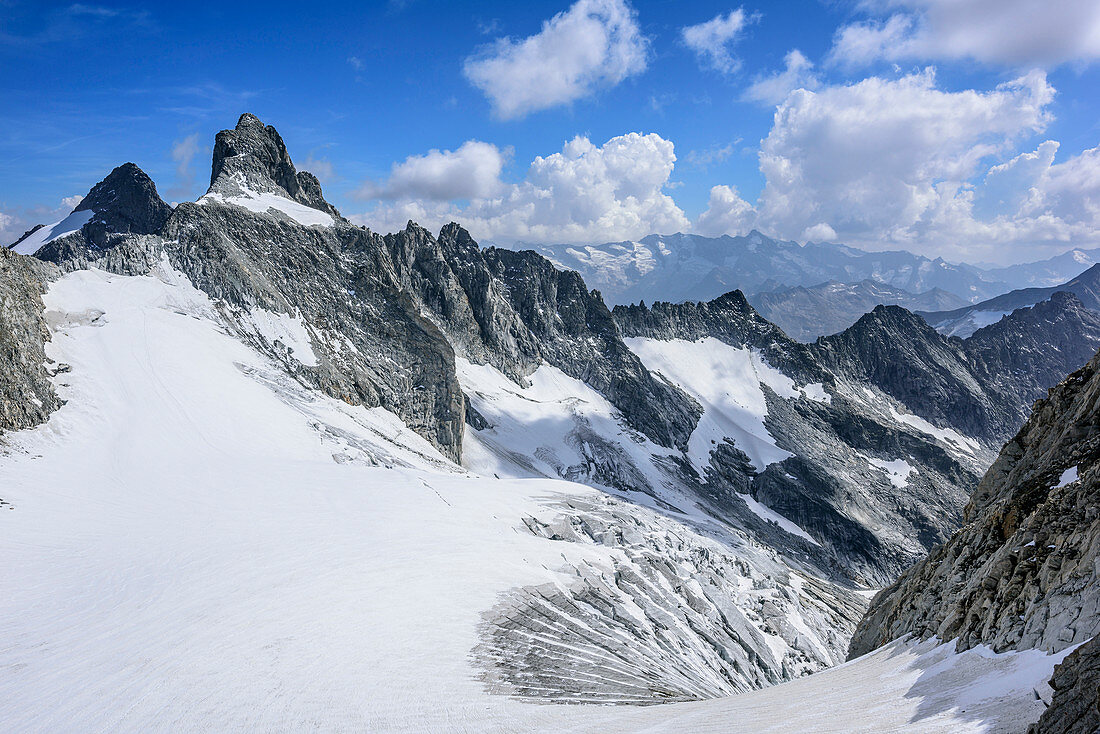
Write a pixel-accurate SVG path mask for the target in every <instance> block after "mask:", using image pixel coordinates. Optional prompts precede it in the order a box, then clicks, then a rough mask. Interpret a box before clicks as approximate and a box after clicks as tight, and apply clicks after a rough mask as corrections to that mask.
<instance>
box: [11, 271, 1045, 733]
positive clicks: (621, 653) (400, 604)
mask: <svg viewBox="0 0 1100 734" xmlns="http://www.w3.org/2000/svg"><path fill="white" fill-rule="evenodd" d="M44 300H45V304H46V309H47V311H46V314H47V320H48V321H49V323H50V325H51V329H52V331H53V339H52V341H51V342H50V343H49V344H48V347H47V351H48V354H49V356H50V357H51V358H52V359H54V360H56V361H58V362H62V363H65V364H67V365H70V366H71V370H70V371H66V372H61V373H59V374H58V375H57V376H56V377H55V378H54V379H55V385H56V387H57V390H58V392H59V394H60V395H61V397H62V398H64V399H65V400H66V401H67V402H66V404H65V405H64V406H63V407H62V408H60V409H59V410H58V411H56V412H55V413H53V415H52V416H51V417H50V419H49V420H48V422H47V423H45V424H44V425H42V426H39V427H38V428H35V429H31V430H27V431H23V432H19V433H14V434H9V435H8V437H7V442H6V444H5V446H4V448H3V454H2V455H0V487H2V488H3V489H2V492H3V497H2V498H3V500H4V503H5V504H4V509H3V511H2V513H0V523H3V532H2V533H0V554H2V556H3V558H4V559H5V572H4V573H3V574H0V617H2V618H3V619H4V620H5V622H4V625H3V628H2V630H0V668H2V669H4V670H5V671H7V672H6V673H5V674H4V675H3V676H0V717H2V720H3V721H4V722H5V723H4V727H5V728H6V729H8V730H11V731H59V730H69V731H73V730H78V731H157V730H183V729H191V730H194V729H211V728H216V729H219V730H223V731H236V730H256V729H267V730H284V731H285V730H301V729H307V728H309V729H321V730H349V729H350V730H364V729H366V730H386V731H392V730H416V731H440V730H454V729H464V730H471V731H515V730H517V729H521V730H542V731H561V730H563V729H573V730H582V731H587V730H592V731H595V730H599V731H636V730H638V729H640V728H645V727H652V728H655V729H656V730H661V731H684V730H686V729H691V730H696V731H707V730H714V731H719V730H720V731H797V730H803V729H804V728H805V727H808V726H810V724H811V722H816V723H817V724H822V722H823V717H822V713H823V710H824V709H822V707H826V708H827V710H828V720H831V721H835V722H837V723H836V724H835V725H833V726H834V730H842V731H852V730H859V729H860V728H863V729H866V730H875V731H890V730H895V731H901V730H905V731H968V730H973V731H988V730H997V729H996V727H994V728H993V729H990V728H989V724H990V723H991V722H995V721H997V720H1000V721H1001V722H1002V723H1004V724H1005V725H1006V726H1007V725H1009V724H1012V725H1015V724H1018V723H1019V722H1021V721H1027V720H1030V719H1033V718H1035V716H1037V713H1036V711H1035V709H1036V707H1037V705H1038V704H1037V702H1035V701H1034V700H1032V699H1030V698H1028V697H1026V696H1024V695H1021V694H1022V693H1023V692H1026V691H1030V690H1031V689H1032V687H1035V686H1039V687H1040V688H1041V686H1042V683H1041V682H1042V681H1043V680H1044V679H1045V678H1046V677H1047V676H1049V671H1050V668H1051V667H1052V666H1053V664H1054V662H1056V661H1055V659H1053V658H1044V657H1041V656H1035V655H1027V656H1000V657H992V656H989V655H986V654H982V653H981V652H980V651H972V652H971V653H968V654H967V655H965V656H953V655H951V654H950V651H949V650H946V649H943V648H934V647H931V646H929V645H928V644H925V645H924V646H923V647H920V646H918V647H912V648H911V647H907V646H905V645H903V644H902V645H895V646H894V647H892V648H889V649H885V650H882V651H879V652H877V653H875V654H873V655H871V656H869V657H868V658H866V659H863V660H860V661H856V662H854V663H851V664H848V665H846V666H842V667H840V668H837V669H835V670H830V671H828V672H826V673H824V674H821V675H820V676H812V677H810V678H808V679H806V680H804V681H798V682H796V683H794V684H792V687H791V688H773V689H770V690H768V691H764V692H760V693H756V694H751V693H750V694H746V695H743V696H738V697H733V698H716V699H715V700H709V701H702V702H699V703H693V704H677V705H667V706H658V707H649V708H644V709H631V708H622V707H611V708H608V707H592V706H567V707H561V706H538V705H533V704H532V703H530V702H529V701H530V699H532V698H538V699H541V700H545V699H546V697H548V696H549V697H550V698H552V699H563V698H565V699H572V700H594V701H609V700H617V701H629V700H634V701H646V702H653V701H659V700H678V699H689V698H713V697H716V696H722V695H725V694H730V693H736V692H739V691H745V690H748V689H752V688H758V687H760V686H761V685H767V684H770V683H775V682H778V680H780V679H782V678H783V677H786V676H794V675H798V674H800V673H804V672H807V671H809V670H813V669H817V668H820V667H821V665H822V664H824V663H826V662H829V661H830V659H831V658H834V657H835V650H836V643H837V641H838V640H839V639H843V638H846V634H844V633H843V630H842V627H843V625H844V624H846V621H845V619H843V618H841V617H839V616H838V603H837V600H836V599H835V598H830V597H829V594H831V593H833V592H831V591H830V589H829V588H828V586H826V585H824V584H823V583H822V582H820V581H817V580H815V579H813V578H812V577H808V576H805V575H803V574H800V573H796V572H793V571H791V570H790V569H789V568H788V567H787V566H785V565H784V564H783V563H782V562H781V560H780V559H778V557H776V556H775V555H774V554H772V553H771V552H769V551H767V550H766V549H763V548H760V547H759V546H755V545H754V544H752V543H748V542H746V543H744V544H743V545H741V546H736V545H731V544H730V543H728V542H727V543H722V544H720V543H718V542H716V541H715V540H713V539H710V538H707V537H704V536H702V535H700V534H698V533H696V532H694V531H693V530H691V529H690V528H689V527H687V526H685V525H684V524H682V523H680V522H678V521H677V520H675V519H673V518H670V517H662V516H660V515H658V514H657V513H655V512H653V511H650V510H647V509H645V508H642V507H638V506H636V505H632V504H630V503H625V502H623V501H621V500H616V499H613V498H611V497H608V496H607V495H605V494H604V493H602V492H599V491H598V490H596V489H593V488H590V487H584V486H581V485H577V484H572V483H568V482H563V481H551V480H522V479H510V478H502V479H495V478H492V477H486V476H477V475H474V474H470V473H468V472H466V471H464V470H462V469H461V468H459V467H457V466H455V465H454V464H452V463H450V462H448V461H447V460H446V459H445V458H444V457H443V456H442V455H441V454H440V453H439V452H438V451H437V450H436V449H435V448H433V447H432V446H431V445H430V444H429V443H428V442H427V441H425V440H424V439H423V438H421V437H420V436H418V435H417V434H416V433H414V432H413V431H411V430H409V429H407V428H406V427H404V426H403V425H402V424H401V422H400V421H399V420H398V419H397V418H396V417H395V416H394V415H393V414H391V413H388V412H387V411H385V410H383V409H381V408H365V407H362V406H357V407H353V406H350V405H347V404H344V403H342V402H340V401H337V400H334V399H331V398H328V397H325V396H322V395H321V394H319V393H318V392H316V391H315V390H311V389H307V388H305V387H303V385H302V384H300V383H298V382H296V381H294V380H292V379H291V378H290V377H288V375H287V373H286V372H285V371H284V370H282V369H280V367H279V365H277V364H276V363H275V362H273V361H271V360H270V359H269V358H268V357H266V356H262V355H261V354H260V353H258V352H256V351H254V350H253V349H252V348H251V347H249V346H247V345H246V344H245V343H244V342H242V341H240V340H239V339H238V337H237V336H234V335H239V334H241V333H243V332H244V331H247V330H248V329H250V328H256V327H255V323H254V320H253V321H250V323H252V326H249V325H248V323H244V324H243V325H242V324H230V323H227V322H226V320H225V319H226V318H227V317H226V316H225V314H223V313H220V312H219V311H218V310H217V309H215V308H214V307H213V305H212V304H211V302H210V301H209V300H208V299H207V297H206V296H205V295H204V294H202V293H201V292H199V291H197V290H195V289H194V288H193V287H192V286H191V285H190V283H189V282H187V281H186V279H185V278H183V277H182V276H181V275H180V274H179V273H177V272H176V271H174V270H172V269H171V268H170V267H169V266H168V265H167V264H166V263H163V262H162V263H161V264H160V265H159V266H157V267H156V268H155V269H154V271H153V272H152V274H150V275H146V276H131V277H125V276H118V275H111V274H107V273H104V272H102V271H97V270H89V271H77V272H73V273H70V274H68V275H66V276H64V277H62V278H61V279H59V280H57V281H55V282H54V283H53V284H52V285H51V287H50V289H49V291H48V292H47V294H46V295H45V297H44ZM311 338H313V337H311ZM538 384H539V383H538V382H536V388H537V386H538ZM853 611H854V610H853ZM749 640H755V642H751V643H750V642H749ZM761 655H763V656H765V657H767V656H772V657H773V659H774V661H775V662H776V663H781V664H780V665H779V666H777V667H770V666H766V665H762V664H761ZM1004 673H1010V675H1004ZM533 681H534V685H533ZM578 687H579V688H578ZM806 701H812V702H815V703H814V705H811V706H807V705H806V703H805V702H806ZM815 706H816V707H817V709H818V710H817V712H816V713H815V712H814V708H815ZM821 730H828V729H827V726H826V728H825V729H821Z"/></svg>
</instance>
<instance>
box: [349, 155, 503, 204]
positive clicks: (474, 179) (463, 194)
mask: <svg viewBox="0 0 1100 734" xmlns="http://www.w3.org/2000/svg"><path fill="white" fill-rule="evenodd" d="M509 155H510V151H508V150H501V149H500V148H497V147H496V146H495V145H492V144H491V143H483V142H481V141H480V140H467V141H466V142H465V143H463V144H462V145H461V146H460V147H459V148H458V149H457V150H453V151H452V150H442V151H441V150H436V149H432V150H430V151H428V152H427V153H425V154H424V155H412V156H409V157H408V158H406V159H405V161H404V162H403V163H397V164H394V166H393V169H392V171H391V172H390V177H389V179H388V180H387V181H386V182H385V183H382V184H375V183H367V184H366V185H364V186H363V187H362V188H360V189H359V191H358V192H356V195H357V196H358V197H359V198H364V199H426V200H430V201H451V200H454V199H475V198H483V197H488V196H492V195H493V194H495V193H497V192H498V191H499V189H500V188H501V182H500V172H501V170H502V169H503V168H504V163H505V161H506V160H507V159H508V156H509Z"/></svg>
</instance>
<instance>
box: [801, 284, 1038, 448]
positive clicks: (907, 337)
mask: <svg viewBox="0 0 1100 734" xmlns="http://www.w3.org/2000/svg"><path fill="white" fill-rule="evenodd" d="M812 349H813V350H814V352H815V353H816V354H817V356H818V358H819V359H820V360H821V362H822V363H823V364H825V365H826V366H828V368H829V369H830V370H831V371H833V372H834V373H836V374H837V375H842V376H845V377H847V378H849V379H852V380H855V381H857V382H868V383H871V384H874V385H876V386H878V387H879V388H880V389H881V390H882V391H883V392H885V393H886V394H887V395H890V396H891V397H893V398H895V399H897V400H898V401H900V402H901V403H903V404H904V405H906V406H908V407H909V408H910V409H911V410H913V412H914V413H916V414H917V415H918V416H920V417H921V418H924V419H926V420H928V421H930V422H931V423H933V424H935V425H937V426H950V427H951V428H954V429H955V430H957V431H959V432H961V433H962V434H963V435H966V436H973V437H977V438H979V439H981V440H983V441H987V442H989V443H995V444H1000V442H1001V441H1003V440H1004V439H1005V438H1006V437H1007V436H1009V435H1011V434H1012V432H1013V431H1014V430H1015V429H1016V428H1017V427H1018V426H1019V425H1020V423H1021V422H1022V420H1023V416H1022V413H1023V411H1024V409H1025V408H1024V405H1026V403H1024V401H1023V400H1019V399H1017V398H1016V397H1015V396H1011V395H1005V394H1003V393H1001V392H991V391H990V389H989V386H988V385H987V384H986V383H985V382H984V381H983V380H982V379H981V378H980V377H979V376H978V375H977V374H975V364H974V363H973V361H972V360H971V357H970V355H969V354H968V353H967V350H966V348H965V345H964V344H963V342H962V340H960V339H948V338H946V337H944V336H943V335H942V334H939V333H938V332H937V331H936V330H935V329H933V328H932V327H930V326H929V325H928V324H927V323H925V322H924V321H923V320H922V319H921V318H920V317H919V316H917V315H915V314H913V313H910V312H909V311H906V310H905V309H904V308H901V307H900V306H878V307H877V308H875V309H874V310H873V311H872V312H871V313H869V314H867V315H865V316H864V317H863V318H861V319H860V320H859V321H857V322H856V323H855V324H854V325H853V326H851V327H850V328H848V329H846V330H845V331H843V332H841V333H839V334H835V335H833V336H828V337H823V338H821V339H818V340H817V342H816V343H815V344H813V345H812Z"/></svg>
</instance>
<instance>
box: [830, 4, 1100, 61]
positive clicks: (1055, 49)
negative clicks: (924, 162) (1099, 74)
mask: <svg viewBox="0 0 1100 734" xmlns="http://www.w3.org/2000/svg"><path fill="white" fill-rule="evenodd" d="M861 7H862V8H863V9H865V10H869V11H870V12H871V13H872V14H874V15H876V16H877V17H872V18H870V19H867V20H864V21H860V22H857V23H853V24H850V25H847V26H844V27H843V28H841V29H840V30H838V31H837V35H836V38H835V39H834V45H833V49H832V51H831V53H830V59H831V61H833V62H834V63H840V64H846V65H859V64H867V63H871V62H874V61H878V60H886V61H902V60H938V59H945V60H951V59H964V58H969V59H974V60H977V61H980V62H984V63H991V64H1002V65H1008V66H1011V67H1031V66H1042V67H1051V66H1056V65H1058V64H1061V63H1065V62H1071V61H1078V62H1092V61H1096V60H1097V59H1100V3H1098V2H1096V0H1046V1H1045V2H1036V0H866V1H865V2H863V3H862V4H861Z"/></svg>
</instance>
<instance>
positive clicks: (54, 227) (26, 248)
mask: <svg viewBox="0 0 1100 734" xmlns="http://www.w3.org/2000/svg"><path fill="white" fill-rule="evenodd" d="M93 216H95V212H92V211H87V210H85V211H82V212H70V213H69V215H68V216H66V217H65V218H64V219H62V220H61V221H60V222H54V223H53V224H47V225H45V226H44V227H39V228H38V229H36V230H34V231H33V232H31V233H30V234H28V235H27V236H26V237H24V238H22V239H21V240H19V241H18V242H16V243H15V244H14V245H12V246H11V249H12V250H14V251H15V252H18V253H19V254H20V255H33V254H34V253H36V252H38V250H39V249H40V248H41V247H42V245H44V244H46V243H47V242H53V241H54V240H56V239H57V238H58V237H64V236H65V235H67V234H72V233H73V232H76V231H77V230H79V229H80V228H81V227H83V226H84V225H85V224H87V223H88V220H90V219H91V218H92V217H93Z"/></svg>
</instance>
